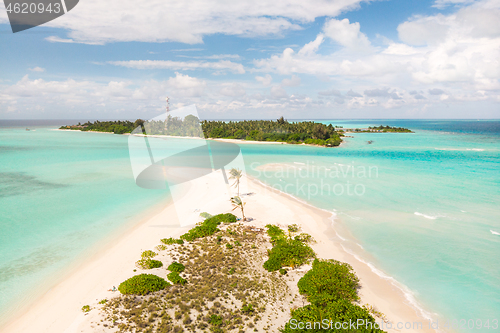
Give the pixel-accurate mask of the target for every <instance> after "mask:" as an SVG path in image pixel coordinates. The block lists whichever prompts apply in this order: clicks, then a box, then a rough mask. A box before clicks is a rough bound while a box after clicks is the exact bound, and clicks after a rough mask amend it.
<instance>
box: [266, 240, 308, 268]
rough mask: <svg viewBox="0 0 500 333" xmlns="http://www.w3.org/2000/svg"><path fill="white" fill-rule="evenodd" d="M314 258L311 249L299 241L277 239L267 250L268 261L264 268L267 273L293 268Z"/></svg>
mask: <svg viewBox="0 0 500 333" xmlns="http://www.w3.org/2000/svg"><path fill="white" fill-rule="evenodd" d="M314 257H315V253H314V251H313V249H312V248H311V247H309V246H308V245H306V244H304V243H302V242H301V241H298V240H295V239H278V240H276V242H275V245H274V247H273V248H272V249H271V250H269V259H268V260H267V261H266V262H265V263H264V268H265V269H266V270H268V271H269V272H274V271H277V270H279V269H280V268H281V267H283V266H287V267H292V268H294V267H298V266H301V265H303V264H305V263H306V262H307V261H308V260H309V259H311V258H314Z"/></svg>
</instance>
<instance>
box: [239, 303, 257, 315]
mask: <svg viewBox="0 0 500 333" xmlns="http://www.w3.org/2000/svg"><path fill="white" fill-rule="evenodd" d="M254 311H255V309H254V308H253V305H252V304H244V305H243V306H242V307H241V312H243V313H246V314H248V313H252V312H254Z"/></svg>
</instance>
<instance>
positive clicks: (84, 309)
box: [82, 305, 90, 312]
mask: <svg viewBox="0 0 500 333" xmlns="http://www.w3.org/2000/svg"><path fill="white" fill-rule="evenodd" d="M82 311H83V312H90V305H84V306H82Z"/></svg>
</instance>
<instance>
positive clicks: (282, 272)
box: [280, 268, 288, 275]
mask: <svg viewBox="0 0 500 333" xmlns="http://www.w3.org/2000/svg"><path fill="white" fill-rule="evenodd" d="M286 273H288V272H287V270H286V269H284V268H280V274H281V275H285V274H286Z"/></svg>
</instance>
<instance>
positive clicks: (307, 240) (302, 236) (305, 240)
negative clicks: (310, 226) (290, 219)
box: [294, 233, 314, 243]
mask: <svg viewBox="0 0 500 333" xmlns="http://www.w3.org/2000/svg"><path fill="white" fill-rule="evenodd" d="M294 239H295V240H298V241H301V242H302V243H314V238H312V236H311V235H309V234H306V233H301V234H300V235H297V236H295V237H294Z"/></svg>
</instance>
